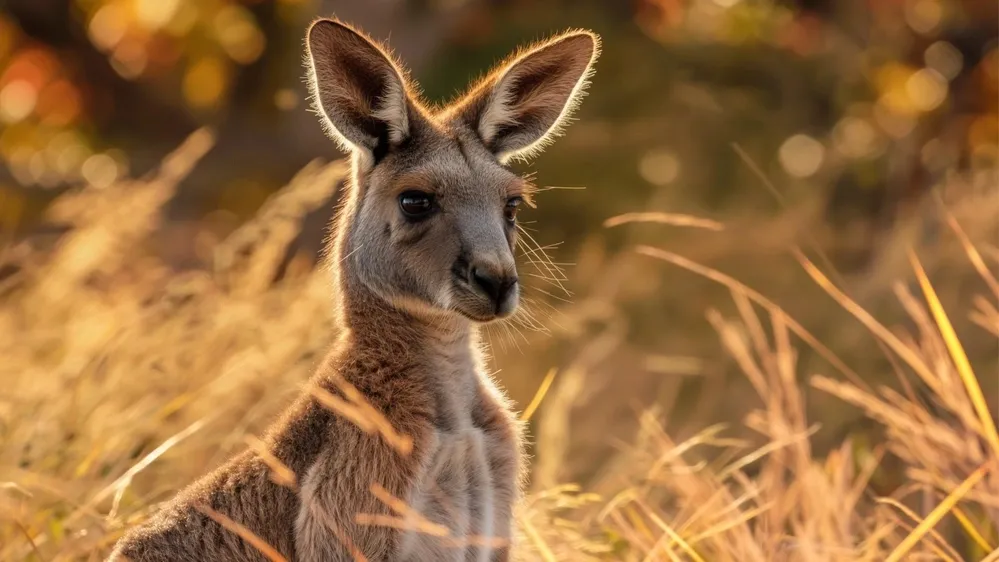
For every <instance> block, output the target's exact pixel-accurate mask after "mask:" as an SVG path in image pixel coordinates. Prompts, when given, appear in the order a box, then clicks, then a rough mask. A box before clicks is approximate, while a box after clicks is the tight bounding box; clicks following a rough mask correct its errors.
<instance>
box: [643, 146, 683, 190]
mask: <svg viewBox="0 0 999 562" xmlns="http://www.w3.org/2000/svg"><path fill="white" fill-rule="evenodd" d="M680 169H681V166H680V160H679V159H677V157H676V155H675V154H674V153H673V151H671V150H668V149H664V148H660V149H655V150H650V151H649V152H647V153H645V155H644V156H642V158H641V159H640V160H639V161H638V173H639V174H640V175H641V176H642V179H644V180H645V181H647V182H649V183H651V184H652V185H658V186H663V185H668V184H670V183H673V182H674V181H676V178H678V177H679V176H680Z"/></svg>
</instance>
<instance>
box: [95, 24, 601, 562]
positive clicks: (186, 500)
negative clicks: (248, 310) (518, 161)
mask: <svg viewBox="0 0 999 562" xmlns="http://www.w3.org/2000/svg"><path fill="white" fill-rule="evenodd" d="M308 46H309V57H308V61H309V70H310V77H311V78H312V87H313V93H314V98H315V101H316V105H317V109H318V111H319V113H320V115H321V117H322V118H323V121H324V122H325V124H326V125H327V126H328V128H329V131H330V133H331V135H332V136H333V137H334V138H335V139H336V140H338V141H339V142H340V143H341V144H342V145H343V146H344V147H346V148H348V149H350V150H351V151H352V152H353V154H354V177H353V181H352V186H351V189H350V192H349V195H347V196H346V198H345V201H344V203H343V206H342V208H341V209H340V212H339V214H338V218H337V220H336V224H337V230H336V235H335V237H334V240H333V243H332V247H331V252H330V254H331V255H330V257H331V259H332V260H333V262H332V263H333V266H334V267H333V269H334V271H335V273H336V275H335V276H334V287H333V293H334V297H335V301H336V305H337V307H336V311H337V323H338V327H339V334H340V335H339V338H338V340H337V341H336V343H335V344H334V346H333V349H332V351H331V353H330V354H329V356H328V357H327V359H326V360H325V361H324V363H323V365H322V366H321V368H320V369H319V370H318V372H317V373H316V375H315V378H314V381H313V382H314V384H316V385H317V386H318V387H320V388H322V389H324V390H326V391H328V392H329V393H331V394H333V395H334V396H339V397H341V398H345V397H346V394H345V392H344V391H343V388H344V383H345V382H346V383H349V385H351V386H353V387H354V388H356V389H357V390H358V391H359V392H360V394H361V395H362V396H363V397H364V399H365V400H366V401H367V402H368V403H370V404H371V405H372V406H373V407H374V408H375V409H376V410H378V411H379V412H381V413H382V414H383V415H384V417H385V418H387V420H388V421H389V422H390V423H391V425H392V426H393V427H394V429H395V430H396V431H397V432H398V433H400V434H402V435H406V436H409V437H410V438H411V439H412V442H413V446H412V450H411V451H410V452H408V454H406V453H405V452H404V451H400V450H399V449H398V448H395V447H393V446H392V445H391V444H390V443H389V442H388V441H387V440H386V439H384V438H382V437H381V436H379V435H378V434H376V433H374V434H373V433H366V432H365V431H362V429H361V428H360V427H358V426H357V425H356V424H355V423H353V422H351V421H350V420H348V419H346V418H345V417H343V416H341V415H338V414H337V413H334V412H333V411H331V410H330V409H327V408H326V407H324V406H323V405H322V404H320V402H319V401H317V399H316V398H314V397H313V395H312V394H307V395H306V396H303V397H302V398H300V399H299V400H298V402H297V403H296V404H295V405H293V406H292V407H291V408H290V409H289V410H288V411H287V412H286V413H285V414H284V416H283V418H282V419H281V420H280V421H278V422H277V423H276V424H275V425H274V426H273V427H272V428H271V430H270V431H269V433H268V435H267V436H266V439H265V442H266V444H267V447H268V449H269V451H270V452H271V453H272V454H273V455H274V456H275V457H276V458H277V459H278V460H279V461H280V462H282V463H284V464H285V465H287V466H288V467H289V468H291V469H292V470H293V471H294V472H295V474H296V475H297V476H298V487H297V489H292V488H289V487H284V486H281V485H278V484H276V483H275V482H274V481H272V480H271V478H270V473H269V471H270V468H269V467H268V465H267V464H265V463H264V461H263V460H261V459H260V458H259V457H258V456H257V455H256V454H255V453H253V452H245V453H243V454H241V455H238V456H237V457H235V458H234V459H232V460H231V461H229V462H228V463H226V464H225V465H223V466H222V467H220V468H219V469H217V470H216V471H215V472H213V473H212V474H210V475H208V476H206V477H205V478H203V479H202V480H200V481H198V482H196V483H195V484H193V485H192V486H190V487H189V488H187V489H186V490H184V491H182V492H181V493H180V494H178V495H177V497H176V498H175V499H174V500H173V501H171V502H170V503H169V504H168V505H167V506H166V507H164V508H163V509H162V510H161V511H160V512H159V513H158V514H156V515H155V516H154V517H153V518H152V519H151V520H150V521H148V522H147V523H145V524H143V525H141V526H139V527H137V528H135V529H133V530H132V531H131V532H129V533H128V534H127V535H126V536H125V537H124V538H123V539H122V540H121V541H120V542H119V544H118V545H117V547H116V549H115V552H114V553H113V554H112V557H111V558H112V560H116V561H120V560H131V561H133V562H158V561H168V560H170V561H174V560H223V561H234V560H265V559H266V557H265V556H264V555H263V554H262V553H261V552H259V551H258V550H257V548H256V547H254V546H253V545H252V544H251V543H250V542H248V541H246V540H244V539H243V538H241V537H240V536H238V535H237V534H236V533H234V532H233V531H231V530H229V529H227V528H225V527H224V526H223V525H221V524H220V523H218V522H217V521H216V519H213V518H212V517H211V516H209V515H208V514H206V512H205V511H206V510H205V509H204V507H207V508H209V509H210V510H212V511H214V512H216V513H218V514H221V515H223V516H224V517H227V518H229V519H230V520H232V521H234V522H236V523H237V524H239V525H241V526H242V527H244V528H245V529H247V530H249V531H250V532H252V533H253V534H255V535H256V536H257V537H259V538H260V539H262V540H263V541H266V542H267V543H268V544H270V545H271V546H272V547H273V548H274V549H275V550H276V551H277V552H279V553H280V554H281V555H282V556H284V557H285V558H286V559H288V560H316V561H319V560H332V561H336V560H350V559H354V558H356V557H359V556H364V557H366V558H367V559H368V560H393V561H394V560H475V561H487V560H506V559H508V558H509V555H510V551H511V548H512V546H511V544H510V541H512V539H513V529H512V525H513V523H512V511H513V506H514V504H515V501H516V499H517V496H518V494H519V483H520V478H521V473H522V470H523V461H522V458H521V457H522V455H521V441H520V439H521V438H520V427H519V424H518V422H517V419H516V417H515V416H514V415H513V413H512V412H511V410H510V407H509V404H508V403H507V401H506V399H505V398H504V397H503V394H502V392H501V391H500V390H499V389H497V388H496V386H495V385H494V384H493V381H492V380H491V379H490V378H489V376H488V375H487V374H486V372H485V370H484V365H483V363H484V359H483V356H482V353H481V351H480V345H479V342H478V339H477V338H478V336H477V331H476V324H477V323H480V322H488V321H492V320H494V319H498V318H502V317H505V316H507V315H509V314H510V313H511V312H512V311H513V309H514V308H515V306H516V300H517V294H518V292H517V286H516V269H515V266H514V261H513V247H514V242H515V232H516V231H515V229H514V226H513V223H512V221H510V220H509V218H510V217H509V216H508V215H506V214H505V213H506V212H507V211H508V210H509V207H508V204H509V202H510V201H511V200H513V199H516V198H517V197H521V196H523V195H526V194H525V192H524V191H525V189H526V186H525V184H524V182H523V181H522V180H521V179H520V178H519V177H517V176H516V175H514V174H513V173H512V172H510V171H509V170H507V169H506V168H505V167H504V166H503V162H505V161H506V159H508V158H510V157H515V156H524V155H526V154H529V153H531V152H534V151H536V150H537V149H538V147H539V146H541V145H542V144H543V143H544V142H546V140H547V139H549V138H550V137H551V135H553V134H555V133H557V131H558V128H559V127H560V125H561V124H562V123H563V122H564V120H565V118H566V116H567V115H568V114H569V112H570V111H571V110H572V108H573V106H574V105H575V103H576V101H577V99H578V97H579V94H580V92H581V90H582V88H583V87H584V86H585V81H586V78H587V75H588V73H589V71H590V68H591V65H592V63H593V61H594V60H595V58H596V56H597V50H598V44H597V40H596V37H595V36H594V35H592V34H590V33H588V32H572V33H567V34H564V35H562V36H560V37H557V38H555V39H553V40H551V41H549V42H546V43H544V44H541V45H538V46H535V47H533V48H531V49H528V50H526V51H524V52H522V53H519V54H518V55H516V56H515V57H514V58H513V59H511V60H510V61H507V62H506V63H504V64H503V65H501V66H500V67H499V69H498V70H497V71H496V72H494V73H493V74H491V75H489V76H488V77H487V78H485V79H484V80H483V82H482V83H481V84H480V85H479V86H477V87H475V88H473V89H472V90H471V91H470V93H469V94H468V95H467V96H466V97H464V98H463V99H462V100H460V101H459V102H457V103H456V104H454V105H453V106H451V107H448V108H444V109H442V110H440V111H430V110H428V109H426V108H425V107H424V106H423V104H421V103H420V102H419V100H418V99H417V98H416V96H415V95H414V93H413V90H412V88H411V86H410V84H409V83H408V82H407V80H406V78H405V75H404V73H403V72H402V71H401V70H400V68H401V66H400V65H398V64H397V63H396V62H394V61H393V60H392V59H391V58H390V56H389V55H388V54H387V53H386V51H385V50H384V49H383V48H381V47H380V46H378V45H377V44H376V43H374V42H372V41H371V40H370V39H368V38H367V37H365V36H364V35H363V34H361V33H360V32H358V31H356V30H354V29H352V28H350V27H348V26H346V25H344V24H342V23H339V22H334V21H332V20H319V21H317V22H316V23H315V24H313V26H312V27H311V28H310V31H309V38H308ZM414 189H417V190H420V191H423V192H427V193H429V194H431V195H432V196H433V197H434V201H435V204H436V205H437V207H436V211H435V212H434V213H433V214H432V215H431V216H430V217H429V218H427V219H425V220H420V221H413V220H410V219H407V218H405V217H404V216H403V214H402V213H401V211H400V203H399V197H400V194H402V193H404V192H407V191H411V190H414ZM480 274H481V275H480ZM482 276H487V277H489V278H490V279H494V280H502V281H504V282H505V283H507V285H506V286H509V287H511V289H510V290H509V291H508V292H505V293H503V292H499V293H496V294H495V295H493V296H489V295H490V294H491V293H489V292H488V289H487V288H485V287H487V285H483V284H482V282H481V281H480V280H479V279H480V277H482ZM373 485H380V486H381V487H383V488H384V489H385V490H386V491H387V492H388V493H390V494H391V495H392V496H394V497H396V498H399V499H401V500H403V501H404V502H406V503H407V504H408V505H409V506H411V507H412V508H414V509H416V510H417V511H418V512H419V513H420V514H421V515H422V516H423V517H425V518H426V519H428V520H429V521H431V522H433V523H437V524H440V525H443V526H444V527H446V528H447V529H448V531H449V535H448V536H447V537H445V538H441V537H437V536H432V535H430V534H427V533H422V532H418V531H417V530H414V529H412V528H401V529H400V528H396V527H391V526H385V525H371V524H365V523H364V522H362V521H359V520H358V515H359V514H368V515H382V516H394V515H397V514H395V513H393V511H392V510H391V509H390V508H389V507H388V506H386V505H385V504H384V503H383V502H382V501H381V500H379V499H378V498H377V497H376V496H375V495H374V494H373V493H372V486H373ZM408 522H410V523H411V521H408ZM491 539H499V541H498V542H496V543H491V542H490V540H491Z"/></svg>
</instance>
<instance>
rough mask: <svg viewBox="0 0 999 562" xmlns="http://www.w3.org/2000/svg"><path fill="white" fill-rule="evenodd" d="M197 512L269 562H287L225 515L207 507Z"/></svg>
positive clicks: (260, 539) (199, 507) (258, 538)
mask: <svg viewBox="0 0 999 562" xmlns="http://www.w3.org/2000/svg"><path fill="white" fill-rule="evenodd" d="M198 510H199V511H201V512H202V513H204V514H205V515H207V516H208V517H211V518H212V519H213V520H215V522H216V523H218V524H219V525H222V526H223V527H225V528H226V529H229V530H230V531H232V532H233V533H236V534H237V535H239V536H240V538H242V539H243V540H244V541H246V542H248V543H250V544H251V545H253V548H255V549H257V550H259V551H260V553H261V554H263V555H264V556H266V557H267V558H268V559H269V560H270V561H271V562H288V559H287V558H285V557H284V556H282V555H281V553H280V552H278V551H277V549H275V548H274V547H273V546H271V545H270V544H268V543H267V541H265V540H264V539H262V538H260V537H259V536H257V535H256V533H254V532H253V531H251V530H249V529H247V528H246V527H244V526H243V525H241V524H239V523H238V522H236V521H233V520H232V519H230V518H229V517H227V516H226V515H224V514H222V513H219V512H217V511H215V510H214V509H212V508H210V507H208V506H207V505H201V506H198Z"/></svg>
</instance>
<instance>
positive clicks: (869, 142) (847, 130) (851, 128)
mask: <svg viewBox="0 0 999 562" xmlns="http://www.w3.org/2000/svg"><path fill="white" fill-rule="evenodd" d="M880 140H881V139H880V137H879V135H878V132H877V131H876V130H875V128H874V127H873V126H872V125H871V123H870V121H868V120H867V119H862V118H860V117H851V116H848V117H844V118H843V119H841V120H840V121H839V123H837V124H836V127H835V128H834V129H833V145H834V147H835V148H836V151H837V152H839V153H840V154H842V155H844V156H847V157H849V158H870V157H872V156H875V155H877V154H878V153H879V152H880V151H881V149H882V146H880V145H881V143H880V142H879V141H880Z"/></svg>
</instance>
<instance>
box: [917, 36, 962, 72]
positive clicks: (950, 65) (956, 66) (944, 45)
mask: <svg viewBox="0 0 999 562" xmlns="http://www.w3.org/2000/svg"><path fill="white" fill-rule="evenodd" d="M923 61H925V62H926V66H927V67H929V68H932V69H933V70H935V71H937V72H939V73H940V74H941V76H943V77H944V78H947V79H948V80H953V79H954V77H955V76H957V75H958V74H959V73H960V72H961V67H963V66H964V56H963V55H961V51H958V50H957V48H956V47H954V45H951V44H950V43H948V42H946V41H937V42H936V43H934V44H932V45H930V46H929V47H927V48H926V51H925V52H924V53H923Z"/></svg>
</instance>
